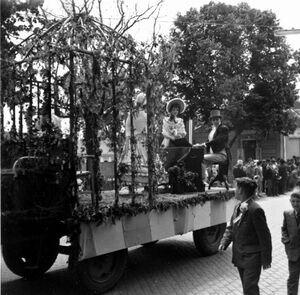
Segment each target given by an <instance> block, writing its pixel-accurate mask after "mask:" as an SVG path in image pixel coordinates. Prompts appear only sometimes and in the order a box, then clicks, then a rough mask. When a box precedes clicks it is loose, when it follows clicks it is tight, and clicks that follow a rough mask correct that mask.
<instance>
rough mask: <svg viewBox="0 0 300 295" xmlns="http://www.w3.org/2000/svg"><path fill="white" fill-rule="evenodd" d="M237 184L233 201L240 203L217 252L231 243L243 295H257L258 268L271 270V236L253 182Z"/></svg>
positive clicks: (233, 260) (244, 181)
mask: <svg viewBox="0 0 300 295" xmlns="http://www.w3.org/2000/svg"><path fill="white" fill-rule="evenodd" d="M236 181H237V189H236V198H237V199H238V200H239V201H240V202H239V203H238V204H237V206H236V207H235V209H234V212H233V215H232V217H231V220H230V224H229V225H228V226H227V228H226V231H225V233H224V236H223V238H222V240H221V243H220V247H219V250H220V251H224V250H226V249H227V247H228V246H229V244H230V243H231V242H232V244H233V245H232V263H233V264H234V265H235V266H236V267H237V268H238V271H239V275H240V278H241V281H242V286H243V291H244V295H257V294H259V287H258V281H259V278H260V273H261V267H263V269H268V268H270V267H271V261H272V241H271V234H270V230H269V228H268V225H267V221H266V217H265V213H264V210H263V209H262V208H261V207H260V206H259V205H258V204H257V203H256V202H255V201H254V196H255V191H256V188H257V184H256V182H255V180H253V179H250V178H248V177H242V178H237V179H236Z"/></svg>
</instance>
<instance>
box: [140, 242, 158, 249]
mask: <svg viewBox="0 0 300 295" xmlns="http://www.w3.org/2000/svg"><path fill="white" fill-rule="evenodd" d="M157 242H158V240H156V241H151V242H148V243H145V244H142V246H143V247H146V248H147V247H152V246H153V245H155V244H156V243H157Z"/></svg>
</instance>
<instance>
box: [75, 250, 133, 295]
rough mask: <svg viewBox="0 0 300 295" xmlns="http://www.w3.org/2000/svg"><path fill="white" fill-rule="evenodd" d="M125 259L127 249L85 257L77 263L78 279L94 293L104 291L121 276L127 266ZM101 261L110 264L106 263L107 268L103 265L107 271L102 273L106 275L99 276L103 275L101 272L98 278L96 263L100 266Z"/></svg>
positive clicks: (126, 257) (113, 284)
mask: <svg viewBox="0 0 300 295" xmlns="http://www.w3.org/2000/svg"><path fill="white" fill-rule="evenodd" d="M127 260H128V250H127V249H123V250H120V251H116V252H112V253H108V254H104V255H100V256H97V257H93V258H90V259H86V260H84V261H82V262H80V263H79V266H78V268H79V273H78V274H79V279H80V281H81V283H82V284H83V286H84V287H85V288H86V289H88V290H90V291H92V292H95V293H100V294H101V293H104V292H106V291H108V290H110V289H112V288H113V287H114V286H115V285H116V284H117V282H118V281H119V280H120V278H121V277H122V276H123V274H124V272H125V269H126V266H127ZM103 261H104V262H105V261H106V262H107V263H110V264H111V265H110V266H109V265H108V267H109V269H107V266H105V268H106V271H107V273H106V274H105V273H104V275H106V278H101V276H103V274H101V275H100V279H99V273H100V272H97V265H99V264H100V266H101V263H103ZM102 267H103V266H102ZM95 271H96V272H95ZM98 271H99V269H98Z"/></svg>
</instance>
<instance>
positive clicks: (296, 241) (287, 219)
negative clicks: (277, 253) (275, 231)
mask: <svg viewBox="0 0 300 295" xmlns="http://www.w3.org/2000/svg"><path fill="white" fill-rule="evenodd" d="M290 202H291V205H292V207H293V209H292V210H288V211H285V212H284V213H283V226H282V228H281V233H282V235H281V241H282V242H283V244H284V246H285V251H286V254H287V257H288V261H289V277H288V280H287V288H288V295H297V294H298V287H299V276H300V190H299V191H295V192H293V193H292V194H291V198H290Z"/></svg>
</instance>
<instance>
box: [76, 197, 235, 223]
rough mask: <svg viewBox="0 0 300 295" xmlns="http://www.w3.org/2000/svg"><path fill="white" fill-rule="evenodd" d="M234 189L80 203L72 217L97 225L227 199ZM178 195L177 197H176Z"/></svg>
mask: <svg viewBox="0 0 300 295" xmlns="http://www.w3.org/2000/svg"><path fill="white" fill-rule="evenodd" d="M234 195H235V193H234V191H225V192H222V191H219V192H216V193H211V194H208V193H207V192H199V193H196V194H195V193H193V194H191V196H190V197H186V195H185V197H182V196H180V197H179V196H177V195H171V194H164V195H158V196H157V198H156V199H155V200H154V202H153V203H152V204H150V203H149V202H148V200H146V199H145V200H144V201H142V202H136V203H131V202H130V203H126V202H124V203H121V204H120V205H118V206H112V205H110V204H103V205H101V204H99V207H98V208H97V207H95V206H93V205H91V204H80V205H79V206H78V207H77V208H76V209H74V211H73V217H74V219H75V220H77V221H79V222H96V224H97V225H100V224H102V223H108V222H112V223H115V221H116V220H117V219H121V217H124V216H136V215H138V214H140V213H149V212H150V211H151V210H155V211H157V212H165V211H167V210H168V209H170V208H172V207H174V208H187V207H188V206H196V205H198V204H200V205H201V206H203V205H204V204H205V202H207V201H214V200H222V201H228V200H230V199H232V198H233V197H234ZM177 197H178V198H177Z"/></svg>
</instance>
